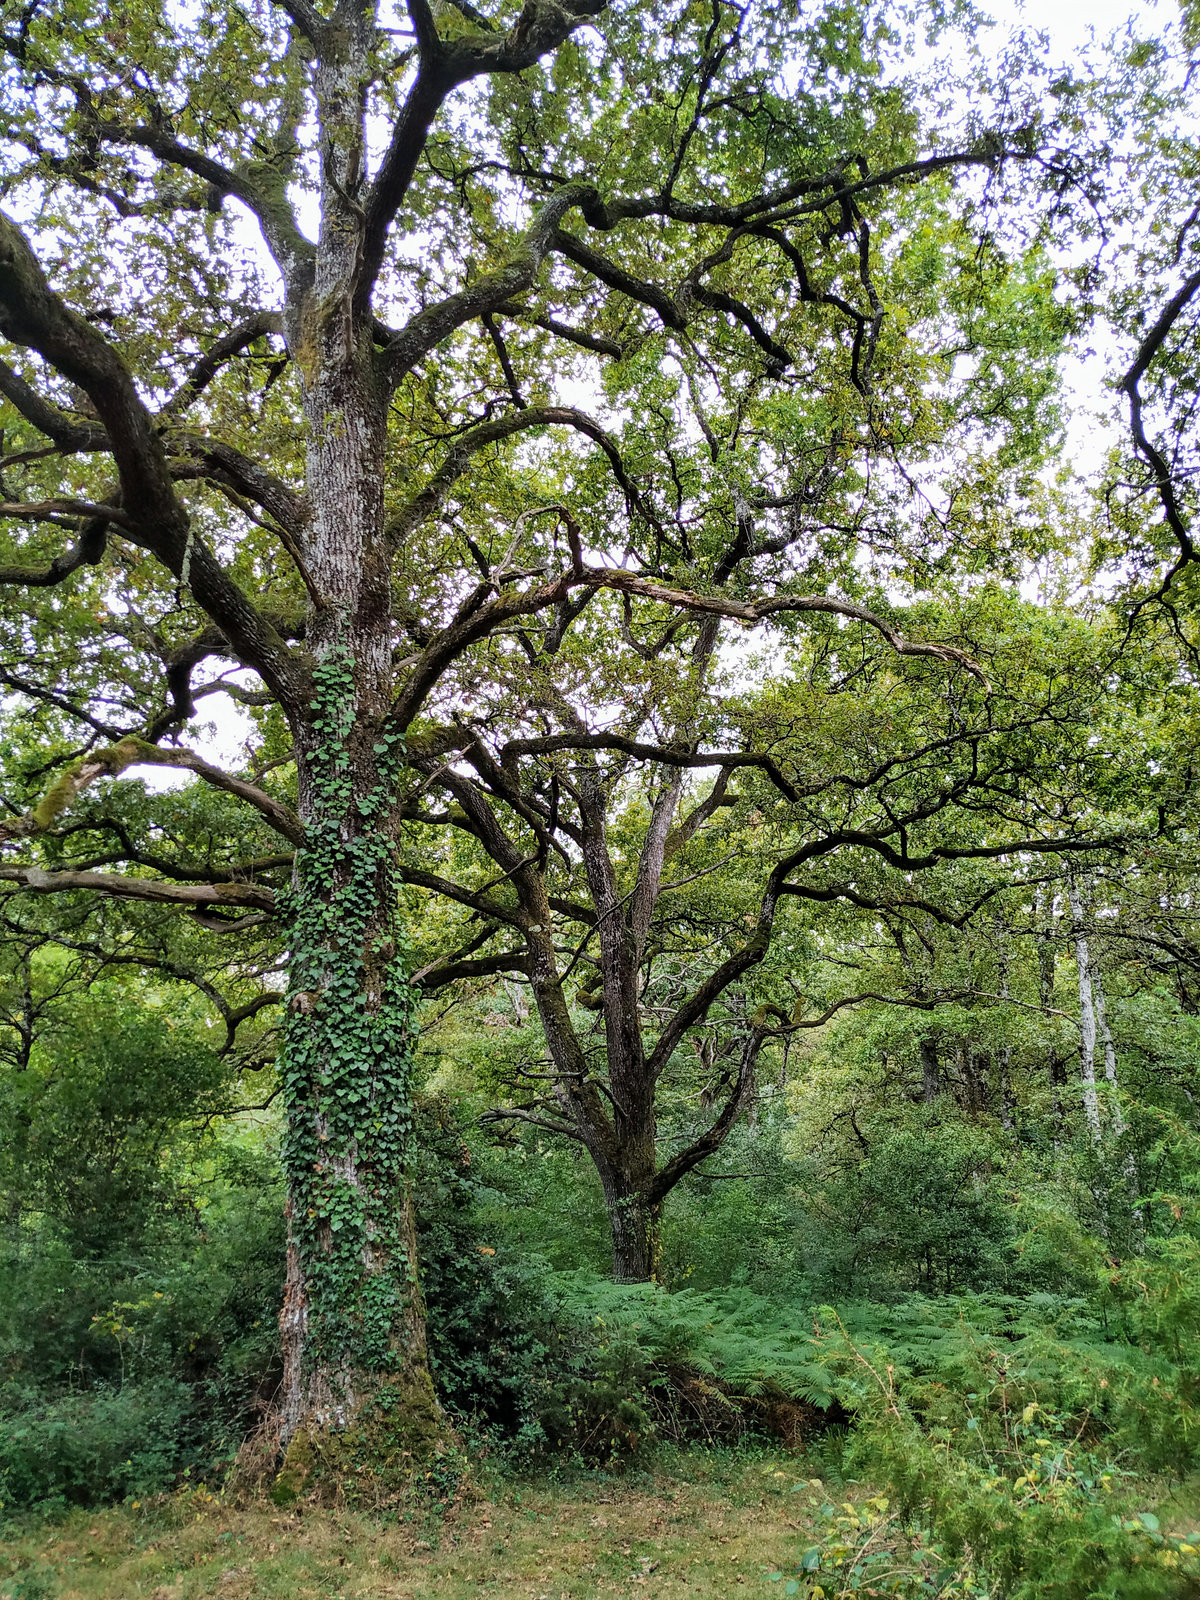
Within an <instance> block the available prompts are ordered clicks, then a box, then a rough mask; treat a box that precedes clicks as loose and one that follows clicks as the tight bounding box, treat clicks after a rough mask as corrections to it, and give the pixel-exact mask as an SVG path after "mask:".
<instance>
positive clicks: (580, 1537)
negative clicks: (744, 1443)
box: [0, 1454, 816, 1600]
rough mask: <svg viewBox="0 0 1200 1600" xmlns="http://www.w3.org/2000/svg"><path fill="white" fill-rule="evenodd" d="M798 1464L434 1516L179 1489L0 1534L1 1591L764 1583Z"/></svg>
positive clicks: (793, 1514)
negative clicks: (227, 1497)
mask: <svg viewBox="0 0 1200 1600" xmlns="http://www.w3.org/2000/svg"><path fill="white" fill-rule="evenodd" d="M796 1481H797V1470H796V1466H795V1463H794V1462H792V1463H789V1462H788V1460H787V1459H786V1458H782V1459H780V1460H778V1461H774V1460H760V1461H756V1462H753V1463H747V1462H746V1461H745V1460H744V1459H743V1460H741V1461H736V1462H731V1461H722V1460H720V1459H717V1458H714V1457H711V1456H705V1455H702V1454H695V1455H690V1456H685V1457H683V1458H682V1459H681V1460H678V1461H676V1462H675V1463H673V1464H672V1470H671V1472H670V1474H669V1475H667V1474H666V1473H664V1474H663V1475H661V1476H650V1475H645V1476H639V1477H638V1478H637V1479H636V1480H624V1481H622V1480H614V1479H609V1478H603V1477H595V1478H590V1479H586V1480H583V1481H578V1482H575V1483H572V1484H566V1485H556V1484H536V1485H533V1484H521V1485H513V1484H509V1485H505V1486H503V1487H492V1488H491V1489H489V1490H485V1491H483V1492H479V1493H478V1495H477V1497H475V1498H471V1499H469V1500H468V1501H467V1502H466V1503H464V1504H463V1505H461V1506H458V1507H456V1508H455V1509H454V1510H453V1511H452V1512H451V1513H450V1515H449V1516H448V1518H447V1519H446V1521H445V1522H444V1523H443V1524H440V1525H439V1524H438V1523H437V1522H436V1521H434V1520H433V1519H426V1521H425V1522H423V1523H422V1522H408V1523H405V1522H401V1523H395V1522H393V1523H387V1522H384V1523H380V1522H379V1521H377V1520H373V1519H371V1518H368V1517H364V1516H358V1515H353V1514H350V1513H330V1512H316V1511H307V1510H306V1511H304V1512H302V1513H299V1514H288V1513H285V1512H280V1511H277V1510H275V1509H274V1508H273V1507H269V1506H265V1505H264V1506H256V1507H252V1508H250V1509H241V1510H239V1509H235V1508H233V1507H231V1506H228V1505H225V1504H223V1503H222V1502H221V1501H219V1500H213V1501H211V1502H206V1501H204V1500H203V1499H202V1498H201V1497H198V1496H196V1495H188V1496H177V1497H175V1498H173V1499H171V1500H169V1501H167V1502H164V1503H159V1504H156V1505H153V1506H147V1507H139V1508H138V1509H137V1510H134V1509H133V1508H132V1507H121V1508H118V1509H115V1510H111V1511H103V1512H94V1513H87V1512H79V1513H72V1514H71V1515H70V1516H69V1517H68V1518H67V1519H66V1520H65V1521H63V1522H60V1523H57V1524H54V1525H52V1526H46V1525H44V1526H42V1527H40V1528H36V1529H35V1528H32V1527H31V1528H29V1529H27V1530H26V1531H24V1532H23V1533H22V1534H20V1535H18V1536H13V1537H10V1538H9V1539H8V1540H7V1541H6V1542H4V1543H2V1544H0V1596H3V1597H4V1600H9V1597H11V1600H51V1597H53V1600H142V1597H144V1600H201V1597H207V1596H214V1597H217V1596H219V1597H220V1600H249V1597H251V1596H252V1597H253V1600H274V1597H280V1600H339V1597H344V1600H357V1597H358V1596H368V1595H369V1596H375V1597H378V1600H384V1597H387V1600H418V1597H420V1600H426V1597H431V1600H432V1597H436V1600H465V1597H467V1596H471V1597H476V1596H482V1595H486V1596H489V1597H495V1600H575V1597H580V1600H582V1597H584V1596H597V1595H603V1596H614V1597H615V1596H626V1597H629V1600H647V1597H650V1596H663V1597H666V1596H688V1597H689V1600H708V1597H710V1596H711V1597H716V1596H722V1597H727V1596H730V1595H733V1594H739V1593H744V1594H746V1595H748V1596H749V1595H762V1594H764V1593H765V1590H764V1587H763V1573H764V1571H765V1570H766V1569H769V1568H772V1567H776V1566H778V1564H779V1562H780V1560H781V1559H783V1560H786V1559H787V1558H788V1556H789V1555H791V1554H792V1553H793V1552H795V1551H796V1550H797V1549H799V1548H803V1542H804V1541H805V1540H806V1538H807V1537H811V1535H812V1534H813V1533H814V1532H815V1531H816V1530H815V1528H814V1525H813V1522H812V1521H811V1519H810V1514H809V1512H808V1509H807V1506H806V1505H805V1504H804V1503H803V1500H804V1497H801V1496H799V1495H795V1494H793V1493H792V1492H791V1491H792V1486H793V1485H794V1484H795V1483H796Z"/></svg>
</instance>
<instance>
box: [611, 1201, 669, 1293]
mask: <svg viewBox="0 0 1200 1600" xmlns="http://www.w3.org/2000/svg"><path fill="white" fill-rule="evenodd" d="M604 1199H605V1203H606V1204H607V1206H608V1222H609V1227H610V1228H611V1230H612V1260H613V1267H612V1275H613V1282H614V1283H650V1282H657V1281H658V1279H659V1278H660V1276H661V1273H662V1259H661V1252H660V1235H659V1218H660V1213H661V1207H660V1206H651V1205H647V1204H646V1203H645V1201H644V1200H643V1198H642V1197H641V1196H640V1195H637V1194H622V1193H621V1192H620V1191H619V1190H616V1189H613V1190H612V1191H611V1192H610V1190H609V1187H608V1185H607V1184H606V1185H605V1191H604Z"/></svg>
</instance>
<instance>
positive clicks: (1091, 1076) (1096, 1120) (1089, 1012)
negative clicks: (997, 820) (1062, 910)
mask: <svg viewBox="0 0 1200 1600" xmlns="http://www.w3.org/2000/svg"><path fill="white" fill-rule="evenodd" d="M1067 901H1068V903H1069V905H1070V907H1071V933H1072V937H1073V939H1074V943H1075V966H1076V970H1077V972H1078V975H1079V1072H1080V1077H1081V1080H1082V1084H1083V1113H1084V1116H1085V1117H1086V1119H1087V1126H1088V1133H1089V1135H1090V1136H1091V1140H1092V1143H1093V1144H1097V1145H1098V1144H1099V1143H1100V1139H1101V1131H1100V1100H1099V1097H1098V1095H1097V1093H1096V1007H1095V1002H1094V999H1093V995H1092V965H1091V957H1090V955H1089V952H1088V942H1087V935H1086V934H1085V933H1084V929H1083V897H1082V896H1081V894H1080V892H1079V884H1078V881H1077V879H1076V878H1075V875H1074V873H1070V874H1069V875H1068V877H1067Z"/></svg>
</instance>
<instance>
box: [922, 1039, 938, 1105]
mask: <svg viewBox="0 0 1200 1600" xmlns="http://www.w3.org/2000/svg"><path fill="white" fill-rule="evenodd" d="M941 1091H942V1069H941V1061H940V1059H939V1056H938V1042H937V1040H936V1039H935V1038H934V1036H933V1035H932V1034H928V1033H927V1034H926V1035H925V1037H924V1038H923V1039H922V1040H921V1098H922V1099H923V1100H924V1102H925V1104H926V1105H927V1106H929V1105H932V1104H933V1102H934V1101H935V1100H936V1099H937V1097H938V1095H939V1094H940V1093H941Z"/></svg>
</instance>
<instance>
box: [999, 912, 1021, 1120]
mask: <svg viewBox="0 0 1200 1600" xmlns="http://www.w3.org/2000/svg"><path fill="white" fill-rule="evenodd" d="M1005 932H1006V930H1005V928H1004V925H1003V923H1002V922H1001V920H1000V918H999V917H997V918H996V964H997V969H998V973H999V978H1000V994H1001V996H1002V997H1003V998H1004V999H1005V1000H1008V999H1009V998H1011V995H1012V990H1011V989H1010V987H1009V981H1008V974H1009V960H1008V946H1007V944H1006V943H1005ZM996 1078H997V1085H996V1087H997V1089H998V1091H999V1095H998V1098H999V1101H1000V1126H1001V1127H1002V1128H1003V1129H1004V1131H1005V1133H1012V1131H1013V1128H1014V1126H1015V1121H1016V1119H1015V1115H1014V1113H1015V1111H1016V1106H1015V1105H1014V1102H1013V1091H1012V1046H1011V1045H1009V1044H1002V1045H1001V1046H1000V1048H999V1049H998V1050H997V1051H996Z"/></svg>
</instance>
